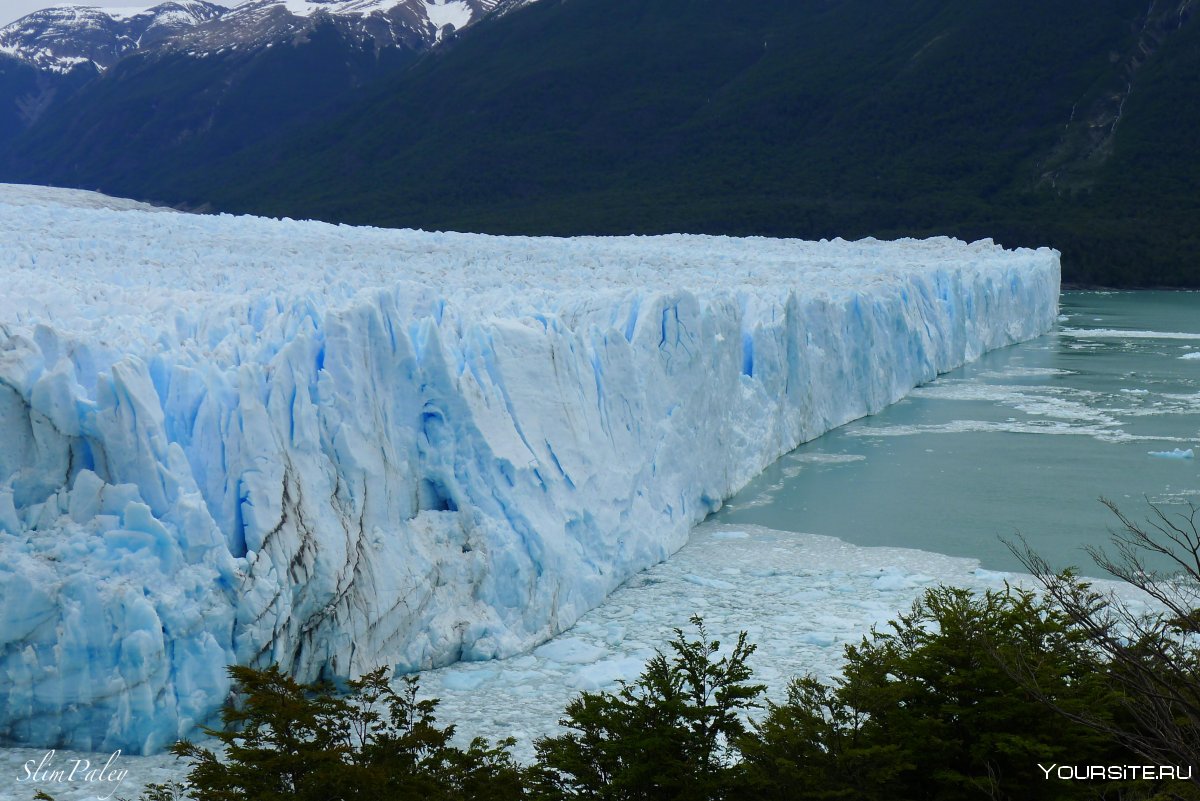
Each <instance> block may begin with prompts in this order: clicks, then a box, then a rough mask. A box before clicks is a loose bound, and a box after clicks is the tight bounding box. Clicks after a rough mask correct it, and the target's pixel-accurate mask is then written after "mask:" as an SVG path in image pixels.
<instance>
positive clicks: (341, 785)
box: [172, 666, 524, 801]
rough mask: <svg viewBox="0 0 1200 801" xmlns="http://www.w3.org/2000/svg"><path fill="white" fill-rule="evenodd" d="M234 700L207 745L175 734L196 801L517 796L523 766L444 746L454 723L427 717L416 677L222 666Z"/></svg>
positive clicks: (491, 752)
mask: <svg viewBox="0 0 1200 801" xmlns="http://www.w3.org/2000/svg"><path fill="white" fill-rule="evenodd" d="M229 671H230V675H231V676H232V677H233V679H234V681H235V683H236V686H237V688H238V691H239V693H240V694H241V695H242V703H241V704H240V705H233V704H230V705H228V706H226V708H225V709H224V710H223V712H222V715H221V719H222V724H223V726H222V728H221V729H220V730H208V733H209V734H211V735H212V736H214V737H216V738H217V739H218V740H220V742H221V744H222V746H223V748H222V749H220V752H219V753H214V752H213V751H210V750H208V749H207V748H202V747H200V746H199V745H196V744H194V743H191V742H188V741H183V742H180V743H178V744H176V745H175V746H174V747H173V749H172V750H173V752H174V753H175V754H176V755H178V756H180V757H183V758H187V759H190V760H191V761H192V769H191V771H190V773H189V774H188V785H189V788H188V789H189V793H190V794H191V796H192V797H194V798H197V799H204V801H251V800H252V801H276V799H278V801H284V800H285V799H287V800H288V801H292V800H294V801H350V800H351V799H371V800H372V801H375V800H376V799H386V800H387V801H408V800H409V799H412V801H439V800H440V799H456V800H462V801H466V799H472V800H478V801H492V800H493V799H494V800H495V801H500V799H505V800H506V801H507V800H508V799H519V798H522V797H524V769H522V768H520V767H519V766H518V765H517V764H516V763H515V762H513V760H512V758H511V756H510V755H509V753H508V748H509V747H510V746H511V744H512V741H511V740H505V741H501V742H500V743H499V744H497V745H496V746H490V745H488V744H487V743H486V742H485V741H484V740H482V739H478V738H477V739H476V740H474V741H472V742H471V744H470V745H469V746H468V747H467V749H466V750H462V749H459V748H457V747H454V746H452V745H450V740H451V738H452V737H453V735H454V727H453V726H449V727H446V728H440V727H438V726H437V725H436V719H435V717H434V710H435V708H436V706H437V701H436V700H423V701H418V700H417V691H418V686H417V681H416V679H415V678H411V677H406V678H405V679H404V680H403V688H402V690H401V691H400V692H397V690H396V689H395V688H394V687H393V685H392V683H391V682H390V681H389V679H388V678H387V675H386V674H387V671H386V670H385V669H383V668H380V669H378V670H375V671H373V672H371V673H369V674H367V675H365V676H363V677H362V678H361V679H358V680H355V681H351V682H350V683H349V693H348V694H346V695H339V694H337V693H335V691H334V688H333V687H332V686H330V685H327V684H300V683H298V682H296V681H295V679H293V678H291V677H290V676H288V675H286V674H284V673H283V672H282V671H280V670H279V669H278V667H275V666H272V667H270V668H267V669H266V670H256V669H254V668H250V667H244V666H232V667H230V668H229Z"/></svg>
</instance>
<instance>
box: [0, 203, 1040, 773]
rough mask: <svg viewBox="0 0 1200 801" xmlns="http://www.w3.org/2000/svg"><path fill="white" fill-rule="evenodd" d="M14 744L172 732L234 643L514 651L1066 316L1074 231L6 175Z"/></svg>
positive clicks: (6, 713) (5, 517)
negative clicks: (364, 223)
mask: <svg viewBox="0 0 1200 801" xmlns="http://www.w3.org/2000/svg"><path fill="white" fill-rule="evenodd" d="M0 275H2V280H3V282H4V286H5V287H6V289H5V292H4V294H3V296H0V323H2V325H0V436H2V438H3V441H2V444H3V447H2V448H0V608H3V609H4V610H5V613H4V615H3V616H2V617H0V739H2V740H3V741H6V742H8V743H30V744H37V745H41V746H50V745H64V746H65V745H70V746H73V747H76V748H80V749H108V748H116V747H121V748H125V749H126V750H127V752H128V751H152V750H155V749H159V748H161V747H163V746H164V745H166V744H168V743H169V742H170V741H172V740H173V739H174V738H176V737H178V736H181V735H184V734H187V733H188V732H189V730H190V728H191V727H192V726H193V724H195V723H196V722H197V721H200V720H202V719H204V718H205V717H206V716H207V715H209V714H211V713H212V712H213V710H214V709H216V708H217V707H219V705H220V704H221V703H222V702H223V701H224V699H225V697H226V694H227V692H228V689H229V685H228V682H227V680H226V678H225V673H224V668H225V665H226V664H227V663H230V662H241V663H257V664H265V663H267V662H271V661H276V662H279V663H281V664H282V665H284V666H285V667H286V668H287V669H289V670H291V671H292V672H294V673H295V674H297V675H298V676H300V677H301V678H304V679H311V678H314V677H316V676H318V675H320V674H322V673H326V674H352V673H356V672H359V671H363V670H366V669H369V668H373V667H375V666H377V665H380V664H398V665H400V666H401V667H402V668H404V669H413V670H415V669H420V668H427V667H429V666H432V665H438V664H444V663H447V662H450V661H453V660H457V659H485V658H489V657H494V656H498V655H503V654H511V653H513V652H515V651H517V650H519V649H522V648H526V647H529V646H531V645H534V644H535V643H537V642H539V641H541V640H543V639H545V638H547V637H549V636H550V635H552V634H554V633H556V632H558V631H561V630H562V629H563V628H565V627H567V626H569V625H570V624H571V623H572V622H573V621H574V620H575V619H576V618H577V617H578V616H579V615H580V614H581V613H583V612H584V611H585V610H587V609H589V608H591V607H593V606H595V605H596V604H598V603H599V602H600V601H601V600H602V599H603V598H604V597H605V595H606V594H607V593H608V592H610V591H611V590H612V589H614V588H615V587H616V586H617V585H618V584H620V583H621V582H622V581H623V580H624V579H626V578H628V577H629V576H630V575H631V574H632V573H634V572H635V571H637V570H640V569H642V568H644V567H646V566H648V565H650V564H653V563H654V562H657V561H659V560H662V559H664V558H666V557H667V556H668V555H669V554H670V553H671V552H672V551H673V550H674V549H676V548H677V547H679V546H680V545H681V544H682V543H683V542H684V540H685V537H686V534H687V532H688V529H689V528H690V527H691V526H692V525H694V524H695V523H696V522H698V521H699V520H700V519H702V518H703V517H704V516H705V515H706V514H707V513H708V512H710V511H712V510H713V509H715V508H717V507H718V506H719V505H720V504H721V501H722V499H723V498H725V497H728V496H729V495H730V494H731V493H733V492H734V491H735V490H736V489H738V488H739V487H741V486H742V485H743V484H744V483H745V482H747V481H748V480H749V479H750V478H752V477H753V476H754V475H755V474H756V473H758V472H759V471H760V470H761V469H762V468H763V467H764V466H766V465H767V464H768V463H770V462H771V461H772V460H774V459H775V458H776V457H778V456H780V455H781V454H782V453H784V452H786V451H788V450H790V449H791V448H793V447H794V446H795V445H797V444H798V443H800V442H802V441H804V440H807V439H810V438H812V437H815V436H817V435H819V434H821V433H822V432H824V431H826V430H828V429H830V428H831V427H833V426H836V425H839V424H841V423H844V422H846V421H849V420H852V419H854V418H856V417H859V416H861V415H864V414H868V413H870V412H873V411H876V410H878V409H881V408H882V407H884V406H886V405H887V404H889V403H891V402H893V401H895V400H897V399H899V398H900V397H901V396H903V395H904V393H905V392H907V391H908V390H909V389H910V388H912V387H913V386H914V385H916V384H918V383H920V382H923V381H927V380H929V379H931V378H933V377H934V375H936V374H937V373H938V372H939V371H945V370H948V369H951V368H953V367H955V366H957V365H959V364H962V363H963V362H964V361H966V360H969V359H972V358H975V357H976V356H978V355H979V354H981V353H982V352H983V351H985V350H987V349H989V348H994V347H999V346H1002V345H1006V344H1009V343H1012V342H1016V341H1018V340H1022V339H1025V338H1029V337H1033V336H1035V335H1037V334H1039V333H1041V332H1043V331H1045V330H1047V329H1048V328H1049V327H1050V326H1051V325H1052V324H1053V322H1054V319H1055V315H1056V311H1057V298H1058V281H1059V277H1058V276H1059V268H1058V256H1057V253H1055V252H1053V251H1050V250H1044V249H1043V250H1038V251H1030V250H1019V251H1004V250H1002V249H1000V248H998V247H996V246H994V245H992V244H991V243H989V242H982V243H975V244H971V245H967V244H963V243H961V242H957V241H953V240H948V239H938V240H930V241H924V242H917V241H903V242H896V243H882V242H874V241H864V242H843V241H834V242H822V243H806V242H798V241H785V240H770V239H727V238H719V237H717V238H714V237H695V236H664V237H649V238H639V237H630V238H578V239H534V238H500V237H486V236H478V235H465V234H435V233H420V232H413V231H390V230H377V229H365V228H349V227H339V226H331V225H326V224H321V223H311V222H294V221H290V220H282V221H277V220H265V219H257V218H250V217H239V218H232V217H227V216H222V217H209V216H192V215H184V214H175V213H169V212H168V213H150V212H149V210H141V209H139V208H137V207H136V206H131V205H129V204H114V203H112V202H109V201H107V200H105V199H103V198H100V197H98V196H93V195H89V194H87V193H80V192H66V191H62V190H46V189H33V188H28V187H12V186H0Z"/></svg>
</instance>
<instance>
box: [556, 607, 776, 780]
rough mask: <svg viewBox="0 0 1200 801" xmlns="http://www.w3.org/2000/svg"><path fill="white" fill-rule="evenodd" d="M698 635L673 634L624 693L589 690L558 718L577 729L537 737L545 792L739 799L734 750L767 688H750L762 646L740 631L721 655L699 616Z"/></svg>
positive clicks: (694, 621)
mask: <svg viewBox="0 0 1200 801" xmlns="http://www.w3.org/2000/svg"><path fill="white" fill-rule="evenodd" d="M691 622H692V625H694V626H695V627H696V630H697V636H698V638H697V639H695V640H691V641H689V640H688V639H687V638H686V637H685V636H684V633H683V631H682V630H681V629H676V630H675V639H674V640H672V641H671V643H670V648H671V651H673V656H671V657H670V658H668V657H667V656H666V655H665V654H663V653H662V652H661V651H660V652H658V653H656V654H655V656H654V657H653V658H652V659H651V660H650V661H649V662H648V663H647V664H646V668H645V670H644V671H643V672H642V675H641V677H640V678H639V679H638V680H637V681H636V682H633V683H631V684H627V683H622V685H621V689H620V690H619V691H617V692H616V693H607V692H602V693H584V694H583V695H581V696H580V697H579V698H576V699H575V700H574V701H572V702H571V703H570V705H568V707H567V709H566V717H565V718H563V719H562V720H561V721H560V723H561V725H563V726H565V727H566V728H568V729H570V730H571V731H570V732H569V733H567V734H563V735H559V736H557V737H546V738H543V739H541V740H539V741H538V742H537V743H536V748H537V753H538V762H539V772H540V791H541V793H542V794H543V795H544V796H545V797H551V798H588V799H604V800H605V801H618V800H619V801H635V799H681V801H682V800H683V799H688V800H689V801H692V800H694V801H704V799H724V798H732V797H735V796H734V794H735V792H736V788H735V782H736V778H737V771H736V770H735V761H736V749H737V743H738V742H739V740H740V738H741V737H742V736H743V735H744V734H745V733H746V726H745V723H744V722H743V713H745V712H746V711H747V710H749V709H752V708H754V707H757V706H758V703H757V702H756V699H757V698H758V696H759V695H761V694H762V692H763V691H764V690H765V689H766V688H765V687H764V686H763V685H761V684H750V683H749V681H750V677H751V675H752V671H751V669H750V667H749V665H748V664H747V660H748V659H749V657H750V655H751V654H753V653H754V646H753V645H750V644H748V643H747V642H746V633H745V632H742V633H741V634H740V635H739V636H738V639H737V644H736V645H735V646H734V647H733V649H732V650H731V651H730V652H729V653H728V654H727V655H725V656H722V657H721V658H719V659H717V658H716V657H717V654H718V652H719V650H720V643H719V642H718V641H716V640H709V638H708V632H707V630H706V629H705V627H704V623H703V621H702V620H701V619H700V618H699V617H693V618H692V619H691Z"/></svg>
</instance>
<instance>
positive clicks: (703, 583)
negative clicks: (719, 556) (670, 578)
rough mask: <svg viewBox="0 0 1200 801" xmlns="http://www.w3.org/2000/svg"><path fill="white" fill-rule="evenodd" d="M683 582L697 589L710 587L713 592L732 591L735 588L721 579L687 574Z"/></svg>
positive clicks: (734, 585)
mask: <svg viewBox="0 0 1200 801" xmlns="http://www.w3.org/2000/svg"><path fill="white" fill-rule="evenodd" d="M683 580H684V581H686V582H687V583H689V584H695V585H696V586H697V587H710V588H712V589H714V590H732V589H734V588H736V586H737V585H736V584H732V583H730V582H728V581H724V580H722V579H716V578H708V577H707V576H697V575H695V574H688V575H686V576H684V577H683Z"/></svg>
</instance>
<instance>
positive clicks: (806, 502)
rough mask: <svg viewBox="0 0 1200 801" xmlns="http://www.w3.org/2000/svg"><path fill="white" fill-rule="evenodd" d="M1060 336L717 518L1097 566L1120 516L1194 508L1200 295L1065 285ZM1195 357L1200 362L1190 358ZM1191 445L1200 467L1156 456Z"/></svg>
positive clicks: (968, 374) (819, 457) (866, 431)
mask: <svg viewBox="0 0 1200 801" xmlns="http://www.w3.org/2000/svg"><path fill="white" fill-rule="evenodd" d="M1061 315H1062V316H1061V317H1060V322H1059V324H1058V326H1057V327H1056V330H1055V331H1054V332H1052V333H1050V334H1048V335H1046V336H1043V337H1040V338H1039V339H1037V340H1034V341H1032V342H1028V343H1025V344H1022V345H1016V346H1013V347H1010V348H1005V349H1003V350H999V351H995V352H992V353H990V354H988V355H986V356H984V357H983V358H982V359H980V360H979V361H977V362H975V363H973V364H970V365H968V366H966V367H964V368H962V369H959V370H955V371H953V372H951V373H947V374H945V375H943V376H940V377H939V378H938V379H937V380H935V381H933V382H931V383H930V384H927V385H925V386H923V387H919V388H918V389H916V390H914V392H913V393H912V394H911V395H910V396H909V397H908V398H906V399H905V400H903V401H901V402H900V403H898V404H896V405H894V406H892V407H889V408H888V409H886V410H884V411H883V412H882V413H880V414H878V415H874V416H872V417H868V418H864V419H862V420H859V421H857V422H854V423H851V424H849V425H847V426H843V427H842V428H840V429H837V430H836V431H832V432H830V433H829V434H826V435H825V436H822V437H820V438H818V439H816V440H813V441H812V442H809V443H807V444H805V445H802V446H801V447H800V448H797V449H796V450H795V451H793V452H792V453H790V454H788V455H787V456H785V457H784V458H782V459H780V460H779V461H778V462H777V463H776V464H774V465H772V466H771V467H770V468H769V469H768V470H767V471H766V472H765V473H764V474H763V475H762V476H760V477H759V478H757V479H756V480H755V481H754V482H752V483H751V484H750V485H749V486H747V487H746V488H745V489H744V490H743V491H742V492H740V493H739V494H738V495H736V496H734V497H733V498H732V499H730V501H729V503H728V504H727V505H726V506H725V507H724V508H723V509H721V510H720V511H719V512H717V513H716V514H715V515H714V518H715V519H716V520H717V521H719V522H723V523H756V524H759V525H763V526H769V527H771V528H776V529H783V530H789V531H804V532H810V533H815V534H827V535H831V536H835V537H839V538H841V539H844V540H846V541H848V542H852V543H855V544H858V545H895V546H902V547H909V548H919V549H922V550H926V551H935V552H938V553H944V554H949V555H953V556H969V557H975V558H977V559H979V560H980V561H981V563H982V565H983V566H984V567H985V568H990V569H996V570H1019V569H1021V565H1020V563H1019V562H1018V561H1017V560H1016V559H1015V558H1014V557H1013V555H1012V554H1011V553H1010V552H1009V550H1008V549H1007V547H1006V546H1005V545H1004V544H1003V543H1002V542H1001V539H1000V538H1001V537H1006V538H1009V539H1011V538H1012V537H1013V536H1015V535H1016V534H1018V533H1019V534H1021V535H1023V536H1024V537H1025V538H1026V539H1027V540H1028V541H1029V542H1030V543H1031V544H1032V545H1033V546H1034V547H1035V548H1036V550H1037V551H1038V552H1039V553H1041V554H1042V555H1043V556H1045V557H1046V558H1047V559H1049V561H1050V562H1051V564H1053V565H1054V566H1056V567H1066V566H1068V565H1075V566H1078V567H1080V568H1081V569H1082V570H1083V572H1084V573H1085V574H1088V575H1094V574H1096V573H1098V572H1099V571H1098V570H1096V569H1095V568H1094V567H1093V566H1092V563H1091V561H1090V559H1089V558H1088V557H1087V555H1086V553H1084V552H1083V551H1082V546H1084V545H1086V544H1092V545H1103V544H1104V543H1105V542H1107V539H1108V531H1109V529H1110V528H1111V527H1112V525H1113V524H1114V523H1115V518H1113V516H1112V514H1111V513H1110V512H1109V511H1108V510H1107V509H1106V508H1104V507H1103V506H1102V505H1101V504H1100V502H1099V500H1098V499H1099V498H1100V497H1101V496H1104V497H1106V498H1109V499H1111V500H1113V501H1115V502H1116V503H1117V504H1118V505H1119V506H1120V507H1121V509H1122V511H1124V512H1125V513H1126V514H1128V515H1129V516H1131V517H1133V518H1134V519H1144V518H1145V517H1146V515H1147V514H1148V513H1149V512H1150V509H1149V506H1148V505H1147V502H1151V503H1156V504H1163V505H1165V508H1166V509H1167V510H1168V511H1171V512H1186V511H1187V503H1189V502H1197V503H1200V293H1189V292H1121V293H1098V292H1068V293H1064V294H1063V297H1062V303H1061ZM1191 354H1197V355H1196V356H1195V357H1191V358H1189V357H1190V355H1191ZM1187 449H1194V453H1195V455H1196V457H1197V458H1192V459H1180V458H1169V457H1166V456H1162V455H1158V456H1155V455H1151V454H1152V453H1158V454H1163V453H1171V452H1174V451H1177V450H1178V451H1186V450H1187Z"/></svg>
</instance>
